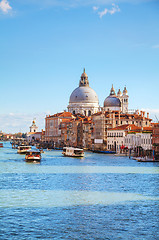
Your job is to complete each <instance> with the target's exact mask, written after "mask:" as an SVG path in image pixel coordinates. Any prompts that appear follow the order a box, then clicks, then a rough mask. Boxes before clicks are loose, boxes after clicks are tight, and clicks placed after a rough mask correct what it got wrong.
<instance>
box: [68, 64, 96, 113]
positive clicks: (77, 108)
mask: <svg viewBox="0 0 159 240" xmlns="http://www.w3.org/2000/svg"><path fill="white" fill-rule="evenodd" d="M98 110H99V101H98V96H97V94H96V92H95V91H94V90H93V89H92V88H91V87H90V86H89V81H88V76H87V74H86V73H85V69H84V72H83V73H82V75H81V79H80V82H79V87H78V88H76V89H75V90H74V91H73V92H72V94H71V96H70V99H69V105H68V111H69V112H72V113H73V114H75V113H81V114H84V115H86V116H90V115H91V114H94V113H96V112H97V111H98Z"/></svg>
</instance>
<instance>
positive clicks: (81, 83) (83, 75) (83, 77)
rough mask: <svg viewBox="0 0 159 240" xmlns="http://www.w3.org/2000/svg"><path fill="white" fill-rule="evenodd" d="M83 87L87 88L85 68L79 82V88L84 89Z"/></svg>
mask: <svg viewBox="0 0 159 240" xmlns="http://www.w3.org/2000/svg"><path fill="white" fill-rule="evenodd" d="M84 86H87V87H89V81H88V76H87V74H86V72H85V68H84V70H83V73H82V75H81V79H80V82H79V87H84Z"/></svg>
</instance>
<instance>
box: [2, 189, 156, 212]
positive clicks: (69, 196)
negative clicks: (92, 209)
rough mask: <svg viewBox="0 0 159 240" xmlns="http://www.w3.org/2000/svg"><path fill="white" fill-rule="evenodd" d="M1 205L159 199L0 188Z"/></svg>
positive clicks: (46, 204) (120, 194)
mask: <svg viewBox="0 0 159 240" xmlns="http://www.w3.org/2000/svg"><path fill="white" fill-rule="evenodd" d="M0 196H1V198H0V206H1V207H14V208H15V207H16V208H19V207H66V206H77V205H96V204H102V205H109V204H117V203H123V202H124V203H125V204H126V202H127V201H146V200H154V201H155V200H156V201H157V200H159V198H158V197H146V196H143V195H139V194H135V193H117V192H91V191H48V190H47V191H46V190H43V191H42V190H0Z"/></svg>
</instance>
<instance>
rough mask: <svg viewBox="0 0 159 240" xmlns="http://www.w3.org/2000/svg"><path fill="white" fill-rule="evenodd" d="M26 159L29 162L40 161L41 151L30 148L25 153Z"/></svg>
mask: <svg viewBox="0 0 159 240" xmlns="http://www.w3.org/2000/svg"><path fill="white" fill-rule="evenodd" d="M25 160H26V161H28V162H40V160H41V153H40V151H38V150H28V151H27V152H26V155H25Z"/></svg>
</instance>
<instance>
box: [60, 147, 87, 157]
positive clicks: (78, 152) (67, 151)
mask: <svg viewBox="0 0 159 240" xmlns="http://www.w3.org/2000/svg"><path fill="white" fill-rule="evenodd" d="M62 154H63V155H64V156H68V157H83V156H84V151H83V149H81V148H74V147H64V148H63V152H62Z"/></svg>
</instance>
